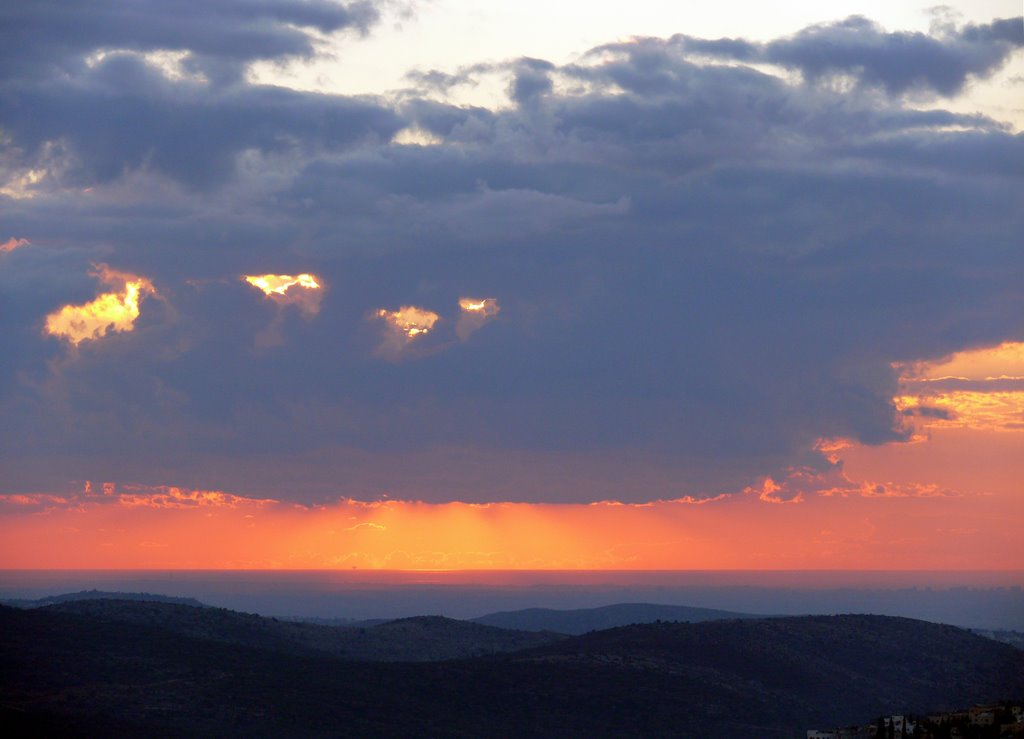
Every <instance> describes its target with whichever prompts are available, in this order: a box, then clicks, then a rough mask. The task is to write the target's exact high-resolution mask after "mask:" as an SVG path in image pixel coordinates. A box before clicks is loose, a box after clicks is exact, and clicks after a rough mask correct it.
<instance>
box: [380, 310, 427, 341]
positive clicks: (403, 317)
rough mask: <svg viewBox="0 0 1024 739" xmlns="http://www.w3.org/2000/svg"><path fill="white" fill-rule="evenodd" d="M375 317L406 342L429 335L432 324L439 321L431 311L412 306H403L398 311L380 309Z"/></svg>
mask: <svg viewBox="0 0 1024 739" xmlns="http://www.w3.org/2000/svg"><path fill="white" fill-rule="evenodd" d="M376 316H377V318H381V319H383V320H384V321H385V322H386V323H387V324H388V326H390V327H391V328H393V329H396V330H397V331H398V332H400V333H402V334H404V335H405V338H406V339H407V340H408V341H412V340H413V339H415V338H416V337H417V336H424V335H426V334H428V333H430V330H431V329H433V328H434V324H435V323H437V322H438V320H439V319H440V316H438V315H437V314H436V313H434V312H433V311H430V310H426V309H424V308H417V307H416V306H414V305H403V306H402V307H401V308H399V309H398V310H385V309H384V308H381V309H380V310H378V311H377V313H376Z"/></svg>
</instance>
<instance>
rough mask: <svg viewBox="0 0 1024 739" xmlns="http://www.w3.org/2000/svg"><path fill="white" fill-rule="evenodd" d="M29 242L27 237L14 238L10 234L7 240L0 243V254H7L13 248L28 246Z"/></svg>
mask: <svg viewBox="0 0 1024 739" xmlns="http://www.w3.org/2000/svg"><path fill="white" fill-rule="evenodd" d="M29 243H30V242H29V240H28V239H16V238H14V237H13V236H12V237H11V238H9V239H8V240H7V241H5V242H4V243H2V244H0V254H7V253H9V252H12V251H14V250H15V249H20V248H21V247H23V246H28V245H29Z"/></svg>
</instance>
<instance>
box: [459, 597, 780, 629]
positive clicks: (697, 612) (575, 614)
mask: <svg viewBox="0 0 1024 739" xmlns="http://www.w3.org/2000/svg"><path fill="white" fill-rule="evenodd" d="M727 618H763V616H754V615H751V614H747V613H734V612H732V611H719V610H716V609H713V608H693V607H691V606H669V605H658V604H654V603H616V604H614V605H610V606H601V607H598V608H574V609H567V610H556V609H553V608H526V609H523V610H518V611H499V612H497V613H489V614H487V615H486V616H480V617H479V618H474V619H472V620H473V621H475V622H476V623H478V624H486V625H488V626H499V627H501V628H503V629H521V630H523V631H555V632H558V633H560V634H585V633H587V632H588V631H599V630H601V629H611V628H614V627H616V626H627V625H629V624H644V623H652V622H654V621H689V622H694V623H696V622H699V621H716V620H721V619H727Z"/></svg>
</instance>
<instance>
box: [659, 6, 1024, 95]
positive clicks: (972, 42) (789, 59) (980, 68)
mask: <svg viewBox="0 0 1024 739" xmlns="http://www.w3.org/2000/svg"><path fill="white" fill-rule="evenodd" d="M943 30H944V33H942V34H941V35H928V34H924V33H919V32H916V33H912V32H907V31H894V32H887V31H885V30H884V29H882V28H881V26H879V25H878V24H877V23H874V22H873V21H871V20H869V19H867V18H864V17H862V16H851V17H849V18H847V19H846V20H843V21H839V22H836V23H826V24H822V25H817V26H812V27H810V28H806V29H804V30H802V31H800V32H799V33H797V34H795V35H793V36H790V37H788V38H784V39H778V40H775V41H771V42H768V43H761V44H759V43H752V42H749V41H745V40H743V39H717V40H710V39H699V38H690V37H687V36H676V37H673V39H672V42H674V43H678V44H680V45H681V46H682V48H683V49H685V50H686V51H688V52H691V53H694V54H703V55H708V56H712V57H721V58H726V59H735V60H738V61H741V62H763V63H770V64H779V65H782V66H784V67H789V68H792V69H796V70H799V71H800V72H801V73H802V74H803V76H804V78H805V79H806V80H808V81H809V82H817V81H819V80H822V79H826V78H829V77H832V76H834V75H849V76H851V77H853V78H854V79H855V80H856V81H857V83H858V84H860V85H862V86H864V87H878V88H881V89H884V90H885V91H886V92H888V93H890V94H894V95H898V94H902V93H906V92H910V91H927V92H932V93H938V94H940V95H947V96H948V95H955V94H956V93H958V92H960V90H961V89H963V87H964V85H965V84H967V81H968V80H969V79H971V78H972V77H974V78H985V77H988V76H989V75H991V74H992V73H993V72H995V71H996V70H998V69H999V68H1001V67H1002V66H1003V65H1004V64H1005V63H1006V60H1007V59H1008V58H1009V57H1010V55H1012V54H1013V53H1014V52H1015V51H1016V50H1017V49H1020V48H1021V47H1024V23H1022V22H1021V19H1020V18H1004V19H1000V20H995V21H992V22H991V23H986V24H982V25H977V24H969V25H966V26H964V27H962V28H946V29H943Z"/></svg>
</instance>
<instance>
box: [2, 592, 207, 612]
mask: <svg viewBox="0 0 1024 739" xmlns="http://www.w3.org/2000/svg"><path fill="white" fill-rule="evenodd" d="M75 600H137V601H144V602H148V603H177V604H178V605H182V606H195V607H197V608H203V607H205V605H206V604H205V603H200V602H199V601H198V600H196V599H195V598H179V597H176V596H173V595H158V594H156V593H119V592H111V591H107V590H79V591H78V592H76V593H62V594H61V595H48V596H46V597H45V598H36V599H29V598H5V599H0V604H2V605H5V606H15V607H17V608H41V607H43V606H51V605H54V604H56V603H68V602H70V601H75Z"/></svg>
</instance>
